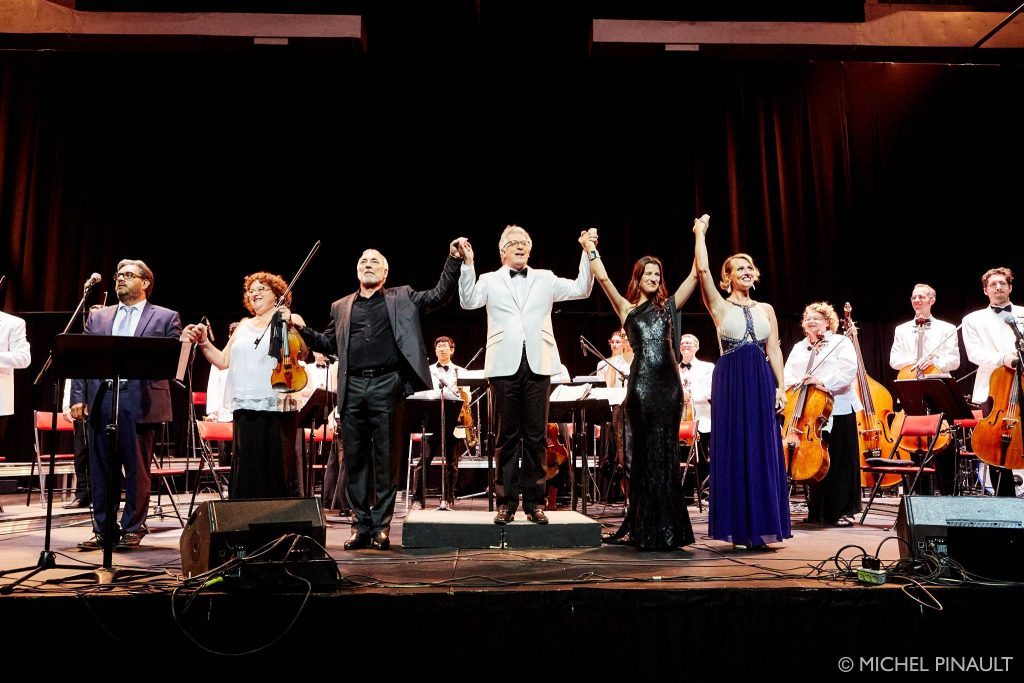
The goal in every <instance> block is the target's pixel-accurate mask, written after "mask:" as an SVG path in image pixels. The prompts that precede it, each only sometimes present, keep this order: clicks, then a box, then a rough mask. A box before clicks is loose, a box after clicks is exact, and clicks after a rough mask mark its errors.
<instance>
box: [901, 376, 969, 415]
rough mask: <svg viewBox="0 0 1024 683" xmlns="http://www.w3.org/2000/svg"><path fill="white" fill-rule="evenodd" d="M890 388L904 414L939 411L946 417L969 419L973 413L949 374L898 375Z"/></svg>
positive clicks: (929, 413) (928, 413)
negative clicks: (904, 376)
mask: <svg viewBox="0 0 1024 683" xmlns="http://www.w3.org/2000/svg"><path fill="white" fill-rule="evenodd" d="M894 388H895V391H896V396H897V398H899V399H900V405H901V406H902V407H903V410H904V412H906V413H907V415H931V414H933V413H939V412H941V413H942V415H943V417H945V419H947V420H969V419H972V418H973V417H974V413H972V412H971V407H970V406H969V405H968V404H967V400H966V399H965V398H964V397H963V396H962V395H961V394H960V389H959V387H958V386H957V383H956V380H955V379H953V378H952V377H950V376H949V375H945V376H942V377H936V376H934V375H931V376H929V375H926V376H924V377H922V378H921V379H898V380H896V383H895V384H894Z"/></svg>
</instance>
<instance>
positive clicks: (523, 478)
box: [491, 348, 551, 512]
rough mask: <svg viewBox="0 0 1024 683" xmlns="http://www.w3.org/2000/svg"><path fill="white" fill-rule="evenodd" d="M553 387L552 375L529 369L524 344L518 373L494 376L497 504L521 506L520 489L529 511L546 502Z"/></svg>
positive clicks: (492, 381) (492, 382)
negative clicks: (546, 465)
mask: <svg viewBox="0 0 1024 683" xmlns="http://www.w3.org/2000/svg"><path fill="white" fill-rule="evenodd" d="M550 388H551V378H550V377H548V376H546V375H537V374H534V373H533V372H532V371H531V370H530V364H529V362H527V360H526V349H525V348H524V349H523V356H522V360H521V361H520V363H519V370H518V371H516V374H514V375H510V376H508V377H492V378H491V390H492V391H493V392H494V401H495V406H496V410H497V414H498V441H497V443H496V444H495V450H496V451H497V458H498V473H497V482H496V483H495V494H496V498H497V500H498V505H508V506H509V508H510V509H511V510H515V509H517V508H518V507H519V494H520V492H521V493H522V495H523V509H524V510H526V511H527V512H529V511H531V510H533V509H535V508H537V507H543V505H544V482H545V479H546V477H545V473H544V456H545V447H546V445H547V443H546V440H545V434H544V431H545V427H546V426H547V420H548V394H549V392H550ZM520 458H522V466H520V464H519V461H520Z"/></svg>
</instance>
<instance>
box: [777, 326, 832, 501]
mask: <svg viewBox="0 0 1024 683" xmlns="http://www.w3.org/2000/svg"><path fill="white" fill-rule="evenodd" d="M824 341H825V340H824V338H822V339H819V340H818V341H817V342H815V343H814V344H813V348H812V351H811V358H810V360H809V361H808V363H807V371H808V372H810V370H811V367H812V365H813V363H814V359H815V355H816V354H817V350H818V348H819V347H820V346H821V345H822V344H823V343H824ZM832 407H833V399H832V394H831V393H830V392H828V391H826V390H825V389H822V388H821V387H818V386H815V385H813V384H801V385H800V386H798V387H793V388H792V389H790V390H789V391H787V392H786V409H785V410H784V411H783V416H784V420H783V424H784V425H785V426H784V427H783V430H782V450H783V454H784V455H785V458H786V473H787V475H788V476H789V477H790V478H791V479H792V480H793V481H807V480H811V481H816V482H817V481H821V480H822V479H824V478H825V475H826V474H828V466H829V455H828V444H826V443H825V442H824V440H823V439H822V435H821V430H822V428H824V426H825V425H826V424H827V423H828V418H829V416H831V415H832Z"/></svg>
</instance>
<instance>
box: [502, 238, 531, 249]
mask: <svg viewBox="0 0 1024 683" xmlns="http://www.w3.org/2000/svg"><path fill="white" fill-rule="evenodd" d="M528 246H530V241H529V240H509V241H508V242H505V248H506V249H509V248H512V249H515V248H516V247H528Z"/></svg>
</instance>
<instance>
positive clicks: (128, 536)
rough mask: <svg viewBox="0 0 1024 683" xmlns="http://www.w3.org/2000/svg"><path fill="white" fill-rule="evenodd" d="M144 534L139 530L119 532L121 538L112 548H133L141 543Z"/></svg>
mask: <svg viewBox="0 0 1024 683" xmlns="http://www.w3.org/2000/svg"><path fill="white" fill-rule="evenodd" d="M145 535H146V534H144V533H142V532H141V531H126V532H125V533H123V534H121V540H119V541H118V542H117V545H115V546H114V550H135V549H136V548H138V547H139V545H141V544H142V537H143V536H145Z"/></svg>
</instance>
